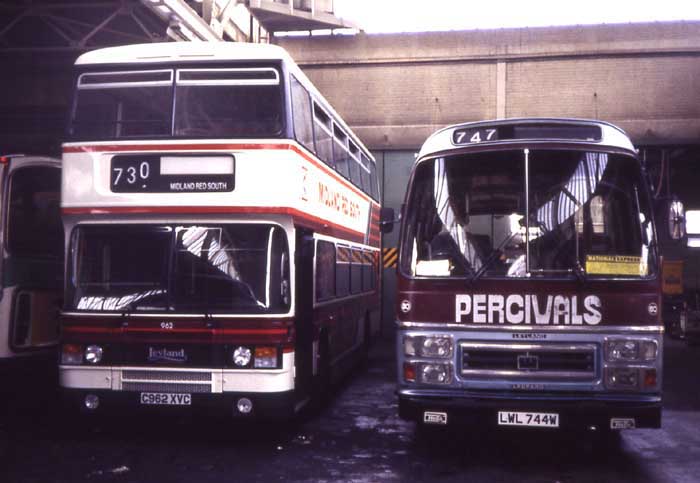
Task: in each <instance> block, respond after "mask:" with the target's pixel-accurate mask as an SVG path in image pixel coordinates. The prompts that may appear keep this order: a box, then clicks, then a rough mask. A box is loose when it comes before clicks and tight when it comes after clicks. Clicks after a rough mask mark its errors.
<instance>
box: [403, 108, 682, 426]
mask: <svg viewBox="0 0 700 483" xmlns="http://www.w3.org/2000/svg"><path fill="white" fill-rule="evenodd" d="M647 185H648V183H647V181H646V176H645V174H644V172H643V170H642V167H641V165H640V162H639V160H638V159H637V154H636V151H635V149H634V147H633V145H632V143H631V142H630V140H629V138H628V137H627V136H626V135H625V133H624V132H623V131H621V130H620V129H619V128H617V127H615V126H613V125H610V124H607V123H604V122H596V121H587V120H569V119H510V120H502V121H493V122H479V123H469V124H462V125H455V126H451V127H448V128H445V129H442V130H440V131H438V132H436V133H435V134H433V135H432V136H431V137H430V138H428V140H427V141H426V142H425V144H424V145H423V147H422V149H421V151H420V153H419V156H418V158H417V160H416V163H415V166H414V169H413V173H412V176H411V180H410V184H409V187H408V191H407V195H406V204H405V209H404V213H403V218H402V227H401V230H402V231H401V241H400V250H401V252H400V259H399V270H398V296H397V314H398V315H397V319H398V321H397V324H398V333H397V352H398V394H399V410H400V414H401V416H402V417H403V418H405V419H409V420H414V421H418V422H420V423H424V424H437V425H445V424H452V423H460V422H464V423H467V422H471V421H472V419H471V418H476V419H477V421H479V422H486V423H488V424H491V425H493V426H536V427H540V428H567V427H568V428H575V427H580V428H589V429H598V430H600V431H603V432H606V431H608V430H610V429H629V428H638V427H659V426H660V424H661V407H662V391H661V387H662V380H663V377H662V358H663V331H664V329H663V324H662V322H661V320H660V312H661V311H660V307H661V277H660V273H659V272H660V270H659V266H660V263H659V254H658V253H657V243H656V241H655V237H656V233H655V225H654V219H653V209H652V203H651V198H650V195H649V190H648V186H647ZM670 221H671V222H672V223H673V222H675V221H679V220H675V221H674V220H670Z"/></svg>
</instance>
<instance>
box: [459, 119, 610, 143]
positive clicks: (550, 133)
mask: <svg viewBox="0 0 700 483" xmlns="http://www.w3.org/2000/svg"><path fill="white" fill-rule="evenodd" d="M601 138H602V132H601V129H600V127H598V126H588V125H581V124H566V123H527V124H512V125H504V126H480V127H465V128H461V129H455V130H454V133H453V134H452V143H453V144H478V143H484V142H491V141H508V140H513V141H516V140H521V139H535V140H548V139H552V140H575V141H600V140H601Z"/></svg>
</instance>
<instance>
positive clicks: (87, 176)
mask: <svg viewBox="0 0 700 483" xmlns="http://www.w3.org/2000/svg"><path fill="white" fill-rule="evenodd" d="M76 70H77V72H76V80H75V96H74V102H73V107H72V114H71V119H70V126H69V136H70V140H69V142H67V143H65V144H64V146H63V163H64V170H63V197H62V214H63V220H64V225H65V233H66V255H67V259H66V283H65V302H64V308H63V311H62V318H61V327H62V340H61V362H60V366H59V372H60V385H61V387H62V390H63V393H64V395H65V399H66V401H67V403H68V404H69V405H72V406H73V407H76V408H77V407H81V408H83V409H84V410H86V411H88V412H99V411H101V410H103V409H104V408H108V407H110V406H120V405H121V406H122V407H123V406H124V405H127V406H128V405H133V406H163V405H168V406H179V408H180V410H182V411H188V410H190V409H188V408H191V409H192V410H194V409H196V408H198V407H209V406H216V405H219V406H221V407H223V409H224V410H227V411H231V412H232V413H233V414H234V415H236V416H245V417H253V416H259V417H272V418H275V417H289V416H291V415H293V414H294V413H295V412H296V411H298V410H299V409H300V408H302V407H303V406H304V405H305V403H306V402H308V401H309V400H313V397H314V396H316V397H321V395H322V394H323V392H324V391H325V390H326V389H327V387H328V385H329V384H331V383H332V382H333V381H335V380H336V379H337V377H338V376H339V375H340V374H342V373H343V372H344V371H345V370H347V369H348V368H349V367H351V366H352V365H353V363H354V362H356V361H357V360H358V359H359V358H360V357H361V356H362V355H364V354H366V352H367V347H368V345H369V343H370V337H371V335H372V334H373V333H375V332H377V330H378V328H379V291H378V286H379V269H378V253H379V246H380V231H379V216H380V215H379V210H380V206H379V203H378V200H379V187H378V182H377V170H376V164H375V161H374V159H373V157H372V156H371V154H370V153H369V151H368V150H367V148H366V147H365V146H364V145H363V144H362V142H361V141H360V140H359V139H358V138H357V136H355V135H354V134H353V133H352V131H351V130H350V129H349V128H348V126H347V125H346V124H345V123H344V122H343V120H342V119H341V118H340V116H339V115H338V114H337V113H336V112H335V111H334V110H333V109H332V107H331V106H330V105H329V104H328V102H327V101H326V100H325V99H324V98H323V96H322V95H321V94H320V93H319V92H318V90H317V89H315V88H314V86H313V85H312V84H311V82H310V81H309V80H308V79H307V77H306V76H305V75H304V74H303V73H302V72H301V70H300V69H299V68H298V67H297V65H296V64H295V63H294V62H293V60H292V59H291V58H290V57H289V56H288V54H287V53H286V52H285V51H284V50H283V49H281V48H279V47H276V46H272V45H254V44H237V43H235V44H234V43H223V42H222V43H166V44H147V45H133V46H124V47H114V48H107V49H102V50H97V51H93V52H89V53H86V54H84V55H82V56H81V57H80V58H78V60H77V61H76Z"/></svg>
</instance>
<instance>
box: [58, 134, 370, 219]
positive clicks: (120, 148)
mask: <svg viewBox="0 0 700 483" xmlns="http://www.w3.org/2000/svg"><path fill="white" fill-rule="evenodd" d="M235 149H248V150H255V149H275V150H280V151H285V150H289V151H294V152H295V153H297V154H299V155H300V156H301V157H302V158H304V159H306V160H307V161H309V162H311V163H312V164H315V165H316V167H318V168H321V169H322V170H324V171H326V173H327V174H329V175H330V176H331V177H333V178H335V180H336V181H338V182H340V184H342V185H345V187H347V188H348V189H350V190H351V191H353V192H355V194H357V195H358V196H360V197H361V198H363V199H364V200H365V201H367V202H369V203H371V204H375V205H377V206H379V204H378V203H377V202H376V201H374V200H373V199H371V198H370V197H369V196H367V195H366V194H365V193H363V192H362V191H360V190H359V189H357V187H355V186H354V185H352V184H351V183H350V182H348V181H347V180H346V179H345V178H343V177H342V176H340V175H339V174H338V173H336V172H335V171H334V170H333V169H332V168H330V167H329V166H327V165H326V164H325V163H323V162H322V161H319V160H318V159H317V158H315V157H314V156H312V155H310V154H307V153H306V152H304V151H303V150H302V149H301V148H299V147H298V146H296V145H294V144H289V143H283V144H255V143H238V144H235V143H234V144H226V143H216V144H122V145H120V144H104V145H84V146H64V147H63V152H64V153H96V152H97V153H102V152H109V153H113V152H126V151H181V150H186V151H212V150H219V151H221V150H235Z"/></svg>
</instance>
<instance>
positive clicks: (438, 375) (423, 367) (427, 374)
mask: <svg viewBox="0 0 700 483" xmlns="http://www.w3.org/2000/svg"><path fill="white" fill-rule="evenodd" d="M418 367H419V369H418V377H419V379H418V380H419V382H422V383H423V384H450V383H451V382H452V366H451V365H450V364H420V365H419V366H418Z"/></svg>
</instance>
